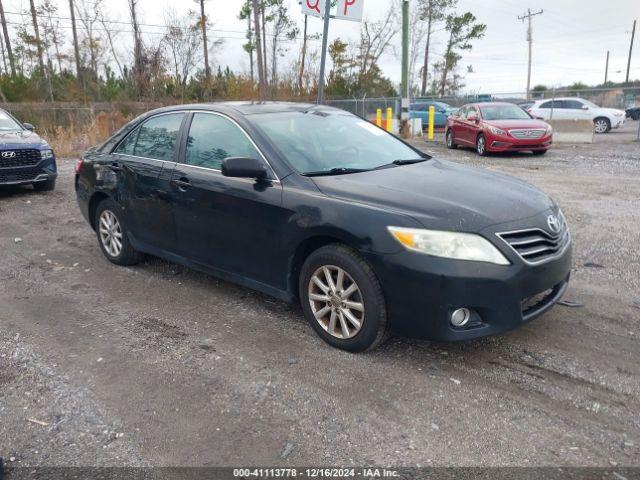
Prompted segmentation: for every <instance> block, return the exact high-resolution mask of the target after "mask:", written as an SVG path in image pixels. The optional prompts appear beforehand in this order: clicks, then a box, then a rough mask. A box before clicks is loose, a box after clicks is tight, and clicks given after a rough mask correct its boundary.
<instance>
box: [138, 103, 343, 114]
mask: <svg viewBox="0 0 640 480" xmlns="http://www.w3.org/2000/svg"><path fill="white" fill-rule="evenodd" d="M181 110H208V111H212V112H220V113H231V112H233V113H239V114H240V115H257V114H263V113H281V112H306V111H309V110H314V111H326V112H330V111H333V112H343V113H344V112H345V111H344V110H341V109H339V108H334V107H328V106H326V105H316V104H314V103H297V102H259V101H235V102H212V103H192V104H184V105H172V106H169V107H162V108H159V109H156V110H153V113H160V112H172V111H181ZM149 113H152V112H149Z"/></svg>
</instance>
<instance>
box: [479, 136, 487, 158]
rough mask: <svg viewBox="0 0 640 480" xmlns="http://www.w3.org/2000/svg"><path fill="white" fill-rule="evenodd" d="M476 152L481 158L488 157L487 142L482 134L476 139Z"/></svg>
mask: <svg viewBox="0 0 640 480" xmlns="http://www.w3.org/2000/svg"><path fill="white" fill-rule="evenodd" d="M476 152H477V153H478V155H480V156H481V157H484V156H486V155H487V140H486V139H485V138H484V135H483V134H482V133H481V134H480V135H478V138H477V139H476Z"/></svg>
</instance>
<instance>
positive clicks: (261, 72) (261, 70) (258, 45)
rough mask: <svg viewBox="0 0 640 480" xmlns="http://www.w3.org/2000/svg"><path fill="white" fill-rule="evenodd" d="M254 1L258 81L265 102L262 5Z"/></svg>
mask: <svg viewBox="0 0 640 480" xmlns="http://www.w3.org/2000/svg"><path fill="white" fill-rule="evenodd" d="M252 3H253V23H254V31H255V32H256V53H257V57H258V83H259V90H260V101H261V102H264V101H265V100H266V99H267V87H266V85H265V83H264V68H263V65H262V45H261V43H262V39H261V38H260V7H259V6H258V0H252Z"/></svg>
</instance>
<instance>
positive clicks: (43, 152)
mask: <svg viewBox="0 0 640 480" xmlns="http://www.w3.org/2000/svg"><path fill="white" fill-rule="evenodd" d="M40 158H42V160H46V159H47V158H53V150H41V151H40Z"/></svg>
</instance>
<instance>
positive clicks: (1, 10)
mask: <svg viewBox="0 0 640 480" xmlns="http://www.w3.org/2000/svg"><path fill="white" fill-rule="evenodd" d="M0 21H2V33H3V35H4V44H5V45H6V47H7V56H8V57H9V66H10V67H11V76H12V77H15V76H16V67H15V65H14V63H13V52H12V51H11V40H9V31H8V30H7V20H6V19H5V18H4V7H3V6H2V0H0Z"/></svg>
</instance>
